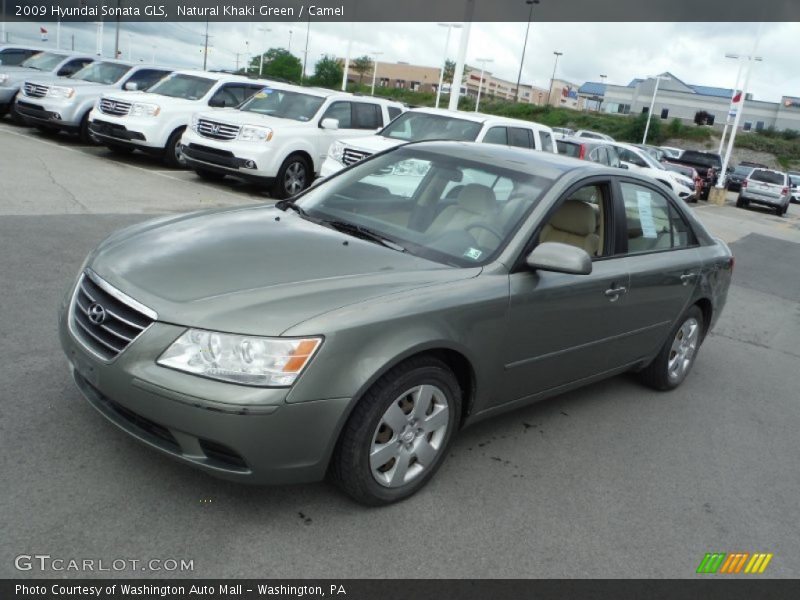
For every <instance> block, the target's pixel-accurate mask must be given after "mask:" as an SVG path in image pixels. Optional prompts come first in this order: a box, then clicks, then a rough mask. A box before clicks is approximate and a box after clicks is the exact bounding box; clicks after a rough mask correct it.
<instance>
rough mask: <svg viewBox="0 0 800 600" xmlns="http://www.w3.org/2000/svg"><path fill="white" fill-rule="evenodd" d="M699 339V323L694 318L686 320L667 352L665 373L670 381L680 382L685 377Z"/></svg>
mask: <svg viewBox="0 0 800 600" xmlns="http://www.w3.org/2000/svg"><path fill="white" fill-rule="evenodd" d="M699 339H700V323H698V322H697V319H695V318H694V317H690V318H688V319H686V321H684V322H683V325H681V327H680V329H678V332H677V333H676V334H675V338H674V339H673V340H672V347H671V348H670V352H669V360H668V362H667V373H668V375H669V378H670V379H671V380H672V381H680V380H681V379H683V378H684V377H685V376H686V373H687V372H688V371H689V368H690V367H691V366H692V361H693V360H694V355H695V352H696V351H697V343H698V341H699Z"/></svg>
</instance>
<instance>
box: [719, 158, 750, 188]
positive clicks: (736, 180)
mask: <svg viewBox="0 0 800 600" xmlns="http://www.w3.org/2000/svg"><path fill="white" fill-rule="evenodd" d="M752 171H753V167H748V166H747V165H741V164H740V165H736V167H735V168H734V169H733V170H732V171H730V172H729V173H728V175H727V177H725V187H726V188H727V189H729V190H731V191H734V192H738V191H739V190H740V189H742V182H743V181H744V180H745V179H747V176H748V175H750V173H752Z"/></svg>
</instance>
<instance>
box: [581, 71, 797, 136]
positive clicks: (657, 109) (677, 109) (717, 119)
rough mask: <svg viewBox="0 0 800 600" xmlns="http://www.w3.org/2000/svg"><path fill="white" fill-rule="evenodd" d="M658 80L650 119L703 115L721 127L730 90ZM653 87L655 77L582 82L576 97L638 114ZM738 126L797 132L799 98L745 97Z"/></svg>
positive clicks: (594, 106) (666, 76)
mask: <svg viewBox="0 0 800 600" xmlns="http://www.w3.org/2000/svg"><path fill="white" fill-rule="evenodd" d="M658 77H659V78H660V82H659V84H658V93H657V94H656V102H655V105H654V107H653V116H654V117H656V118H661V119H664V120H666V121H671V120H673V119H680V120H681V121H683V122H684V123H687V124H690V123H694V122H695V118H696V117H698V115H699V114H700V113H707V115H708V119H707V124H708V125H714V126H717V127H722V126H724V124H725V121H726V119H727V117H728V113H729V110H730V108H731V98H732V96H733V90H732V89H730V88H718V87H710V86H704V85H692V84H687V83H684V82H683V81H681V80H680V79H678V78H677V77H676V76H675V75H672V74H671V73H662V74H661V75H659V76H658ZM655 85H656V78H655V77H650V78H648V79H634V80H633V81H631V82H630V83H629V84H628V85H610V84H604V83H597V82H586V83H584V84H583V85H582V86H580V88H578V95H579V96H580V97H581V98H582V99H583V101H584V106H585V107H586V108H587V109H589V110H600V111H602V112H607V113H612V114H626V115H627V114H639V113H646V112H647V111H648V110H649V109H650V102H651V101H652V99H653V90H654V89H655ZM700 116H704V115H700ZM739 126H740V128H741V129H742V130H744V131H750V130H754V131H761V130H762V129H768V128H770V127H773V128H775V129H778V130H783V129H795V130H800V98H794V97H791V96H784V97H783V98H781V101H780V102H764V101H761V100H755V99H753V97H752V94H747V97H746V98H745V105H744V112H743V113H742V117H741V121H740V124H739Z"/></svg>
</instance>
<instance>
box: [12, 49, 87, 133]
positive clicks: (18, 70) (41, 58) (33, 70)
mask: <svg viewBox="0 0 800 600" xmlns="http://www.w3.org/2000/svg"><path fill="white" fill-rule="evenodd" d="M92 61H94V57H93V56H89V55H85V54H74V53H70V52H39V53H38V54H34V55H33V56H31V57H30V58H27V59H25V60H23V61H22V62H21V63H20V64H19V65H18V66H16V67H12V66H4V65H0V117H3V116H4V115H5V114H6V113H8V112H11V116H12V117H13V118H14V119H15V120H17V121H20V122H21V119H22V117H20V116H19V115H18V114H17V113H16V111H15V110H14V100H16V97H17V94H19V90H20V87H21V86H22V82H23V81H24V80H25V79H27V78H28V77H30V76H31V75H37V76H42V75H59V76H61V77H68V76H69V75H72V74H74V73H77V72H78V71H80V70H81V69H82V68H83V67H85V66H86V65H88V64H89V63H90V62H92Z"/></svg>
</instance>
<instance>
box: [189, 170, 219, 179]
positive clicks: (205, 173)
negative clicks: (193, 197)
mask: <svg viewBox="0 0 800 600" xmlns="http://www.w3.org/2000/svg"><path fill="white" fill-rule="evenodd" d="M194 172H195V173H197V176H198V177H199V178H200V179H202V180H203V181H222V180H223V179H225V173H218V172H217V171H209V170H208V169H195V170H194Z"/></svg>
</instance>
